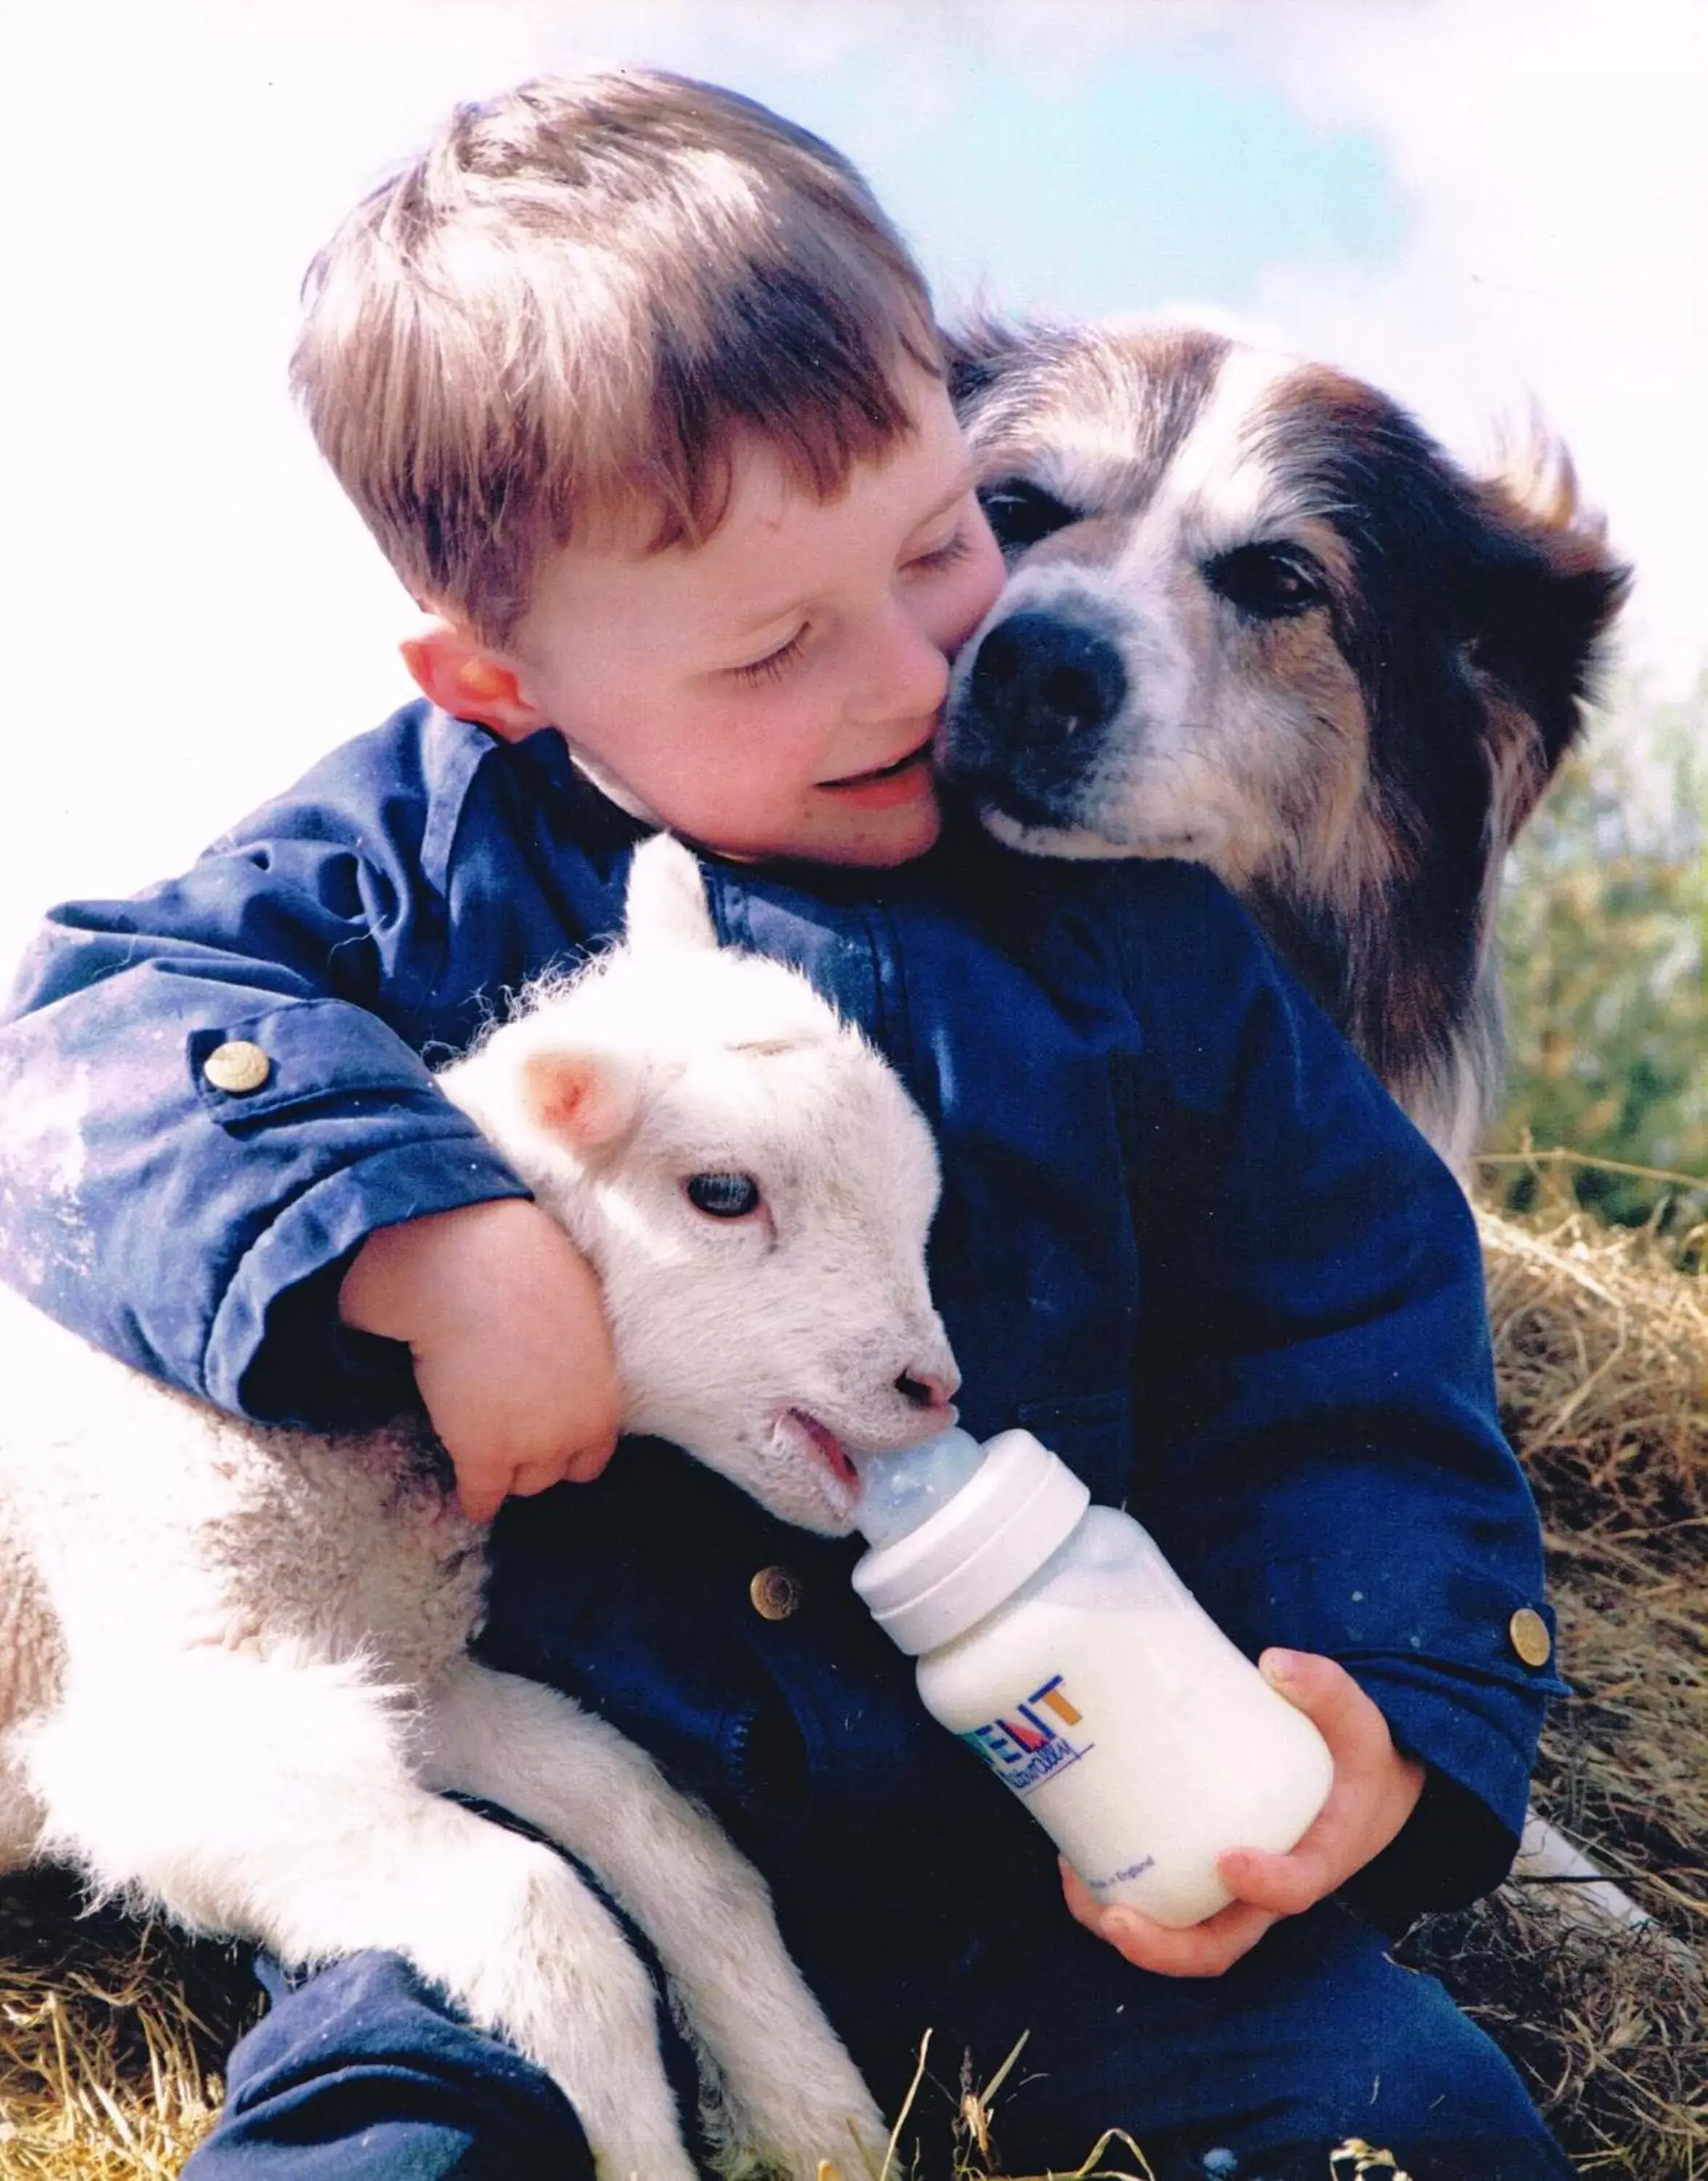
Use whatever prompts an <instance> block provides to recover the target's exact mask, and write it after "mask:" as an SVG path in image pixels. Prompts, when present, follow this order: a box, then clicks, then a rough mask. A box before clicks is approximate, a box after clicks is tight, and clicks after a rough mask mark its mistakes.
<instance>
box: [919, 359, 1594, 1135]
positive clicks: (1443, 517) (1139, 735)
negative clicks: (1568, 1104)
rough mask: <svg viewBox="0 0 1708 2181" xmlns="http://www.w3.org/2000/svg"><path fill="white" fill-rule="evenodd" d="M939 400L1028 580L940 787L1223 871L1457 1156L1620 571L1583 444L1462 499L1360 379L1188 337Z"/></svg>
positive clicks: (986, 362) (976, 375)
mask: <svg viewBox="0 0 1708 2181" xmlns="http://www.w3.org/2000/svg"><path fill="white" fill-rule="evenodd" d="M951 385H952V389H953V391H954V393H955V396H956V402H957V405H958V406H959V409H960V412H961V419H962V422H963V423H964V425H965V426H966V428H967V433H968V436H969V439H970V440H971V442H972V448H973V451H974V458H975V461H976V463H977V466H978V475H979V478H980V479H981V497H982V498H983V501H984V505H985V507H986V510H987V511H988V513H989V516H990V520H991V522H992V524H993V526H994V528H995V531H996V534H997V537H998V539H999V540H1000V544H1001V545H1002V548H1003V550H1004V553H1005V554H1006V556H1007V560H1008V564H1009V570H1010V577H1009V582H1008V584H1007V587H1006V589H1005V591H1004V593H1003V594H1002V597H1001V598H1000V600H999V601H998V603H997V605H996V606H995V608H994V610H993V612H992V613H991V615H990V616H989V619H988V621H986V622H985V624H984V626H983V628H982V630H980V631H979V632H978V637H977V639H976V640H975V641H974V642H973V643H970V644H968V645H967V648H966V649H965V650H964V651H963V653H962V654H961V660H960V661H959V663H958V664H957V666H956V675H955V681H954V683H953V686H952V687H951V690H950V700H949V705H948V709H947V712H946V715H945V728H944V758H945V766H946V770H947V771H948V773H949V775H950V777H951V778H952V779H954V780H956V781H958V782H960V783H961V786H962V787H963V788H964V789H965V790H966V791H967V793H968V794H969V795H970V797H971V798H972V801H973V803H974V804H975V806H976V807H977V809H978V811H979V813H980V814H981V816H982V818H983V821H984V823H985V824H986V825H989V828H990V830H991V831H993V832H994V833H995V834H996V835H997V836H998V837H1000V838H1001V839H1003V840H1005V841H1006V842H1010V843H1011V844H1012V845H1013V846H1015V847H1017V848H1022V849H1027V850H1030V851H1032V852H1033V853H1037V854H1040V855H1055V856H1083V857H1105V856H1174V857H1182V858H1184V859H1187V860H1189V861H1193V862H1196V863H1202V864H1208V865H1209V868H1210V869H1211V870H1214V871H1215V872H1216V873H1217V875H1219V876H1220V878H1221V879H1222V880H1223V881H1225V882H1226V884H1227V885H1228V886H1230V887H1231V889H1232V890H1233V892H1235V893H1236V894H1237V895H1238V896H1239V897H1240V898H1241V899H1242V901H1243V902H1244V903H1245V904H1246V906H1247V908H1248V909H1249V911H1250V912H1251V914H1252V915H1253V918H1254V919H1255V920H1256V922H1257V924H1258V925H1259V927H1260V929H1261V930H1263V931H1264V933H1265V934H1266V936H1268V938H1269V939H1270V941H1271V943H1272V944H1273V945H1274V946H1275V948H1276V949H1277V951H1278V952H1280V953H1281V955H1282V956H1283V957H1284V958H1286V959H1287V961H1288V962H1289V963H1290V964H1292V967H1293V968H1294V969H1295V970H1297V971H1298V973H1299V974H1300V975H1302V977H1303V980H1304V981H1305V983H1306V985H1307V986H1309V988H1310V989H1311V990H1312V991H1314V993H1315V995H1316V997H1318V999H1319V1000H1320V1001H1321V1002H1322V1003H1323V1005H1324V1006H1325V1008H1326V1009H1327V1010H1328V1012H1329V1013H1330V1014H1331V1016H1332V1017H1333V1018H1334V1019H1335V1020H1336V1022H1337V1023H1338V1024H1340V1026H1341V1027H1342V1030H1344V1031H1345V1032H1346V1034H1347V1036H1348V1037H1349V1038H1350V1040H1351V1041H1352V1042H1353V1045H1354V1046H1356V1047H1357V1049H1358V1052H1360V1053H1362V1054H1363V1056H1364V1058H1365V1060H1366V1061H1368V1062H1369V1065H1370V1066H1371V1068H1374V1070H1375V1073H1376V1074H1377V1075H1379V1076H1380V1078H1381V1079H1382V1080H1383V1082H1384V1083H1385V1084H1386V1085H1387V1087H1388V1088H1389V1090H1390V1091H1392V1092H1393V1094H1394V1096H1396V1097H1397V1099H1398V1100H1399V1102H1400V1103H1401V1104H1402V1106H1403V1107H1405V1108H1406V1109H1407V1111H1408V1113H1410V1114H1411V1116H1412V1118H1413V1120H1414V1121H1415V1122H1416V1123H1417V1124H1418V1125H1419V1128H1420V1129H1422V1130H1423V1132H1424V1135H1427V1136H1428V1137H1429V1138H1430V1140H1431V1141H1432V1142H1433V1143H1434V1144H1435V1146H1436V1148H1437V1149H1438V1150H1439V1151H1441V1153H1442V1154H1443V1156H1444V1157H1446V1159H1447V1160H1448V1162H1449V1163H1450V1164H1452V1165H1453V1166H1454V1167H1455V1168H1457V1169H1458V1170H1460V1171H1462V1172H1463V1168H1464V1167H1465V1165H1466V1163H1467V1162H1468V1158H1469V1157H1470V1154H1471V1153H1472V1151H1474V1148H1475V1146H1476V1142H1477V1140H1478V1136H1479V1132H1480V1131H1481V1129H1482V1128H1483V1127H1484V1126H1485V1124H1486V1122H1487V1121H1488V1119H1489V1118H1490V1117H1491V1113H1492V1110H1493V1107H1494V1102H1495V1101H1496V1098H1497V1096H1498V1095H1499V1090H1500V1079H1501V1009H1500V992H1499V984H1498V978H1497V973H1496V964H1495V961H1494V958H1493V949H1492V943H1491V942H1492V926H1493V922H1494V914H1495V908H1496V894H1497V891H1498V888H1499V885H1500V876H1501V862H1502V859H1503V858H1504V856H1505V854H1506V852H1507V848H1508V847H1509V846H1510V844H1511V842H1512V840H1513V839H1514V838H1515V837H1516V836H1517V834H1518V830H1519V828H1520V827H1521V826H1522V825H1523V823H1524V821H1525V820H1526V819H1527V818H1528V817H1529V814H1530V812H1531V811H1532V810H1533V809H1534V807H1535V805H1536V803H1537V800H1538V798H1540V795H1541V793H1542V792H1543V791H1544V789H1545V787H1546V786H1547V784H1548V781H1549V780H1550V779H1551V776H1552V775H1553V773H1554V770H1555V769H1556V766H1557V765H1559V762H1560V760H1561V759H1562V757H1563V756H1564V754H1565V753H1566V751H1567V750H1568V748H1569V747H1570V746H1571V744H1572V743H1573V740H1574V739H1575V737H1577V736H1578V734H1579V732H1580V731H1581V729H1582V726H1583V708H1584V701H1585V698H1586V696H1587V694H1588V693H1589V690H1590V685H1591V682H1592V679H1593V676H1594V672H1595V666H1596V664H1597V661H1598V658H1599V654H1600V649H1601V639H1602V638H1603V637H1604V635H1605V633H1606V630H1607V628H1608V627H1609V625H1610V624H1611V622H1612V618H1613V616H1614V615H1615V614H1616V613H1617V610H1618V608H1619V605H1620V604H1621V603H1622V601H1623V597H1624V594H1625V591H1626V588H1627V585H1628V571H1627V570H1625V569H1624V568H1623V566H1620V564H1619V563H1618V562H1617V560H1614V559H1613V558H1612V556H1611V555H1610V554H1609V552H1608V549H1607V546H1606V539H1605V537H1604V534H1603V531H1602V527H1601V523H1600V522H1599V521H1597V520H1596V519H1595V518H1594V517H1593V516H1590V515H1588V514H1586V513H1585V511H1584V510H1583V508H1582V507H1581V506H1580V505H1579V499H1578V493H1577V486H1576V481H1575V478H1574V476H1573V471H1572V467H1571V463H1570V461H1569V459H1568V456H1566V454H1565V451H1564V450H1563V449H1562V448H1561V447H1559V446H1558V445H1557V444H1553V443H1551V442H1542V443H1539V444H1538V446H1537V447H1536V449H1535V450H1534V455H1533V456H1532V460H1531V464H1530V472H1529V475H1528V476H1527V477H1526V478H1522V479H1514V478H1506V479H1491V480H1487V481H1480V482H1479V481H1476V480H1474V479H1472V478H1469V477H1468V476H1467V475H1466V474H1465V473H1464V472H1463V471H1461V470H1460V469H1458V468H1457V467H1456V466H1455V465H1454V464H1453V463H1452V461H1450V460H1449V459H1448V457H1447V456H1446V455H1445V454H1443V453H1442V451H1441V449H1440V448H1439V447H1437V446H1436V445H1435V443H1434V442H1433V441H1432V440H1431V439H1429V438H1428V437H1427V436H1426V434H1425V433H1424V432H1423V431H1422V430H1421V429H1420V428H1419V426H1418V425H1417V424H1415V423H1414V422H1413V420H1412V419H1411V418H1410V417H1408V415H1407V414H1406V413H1405V412H1404V411H1403V410H1402V409H1400V408H1398V407H1397V406H1396V405H1395V404H1394V403H1393V402H1391V401H1390V400H1387V399H1386V397H1385V396H1384V395H1380V394H1378V393H1376V392H1375V390H1374V389H1371V388H1369V387H1368V386H1365V385H1363V384H1359V383H1358V381H1357V380H1354V379H1352V378H1345V377H1342V375H1340V374H1339V373H1336V372H1333V371H1330V370H1327V369H1325V368H1323V367H1320V366H1315V365H1310V364H1303V363H1301V362H1298V360H1297V359H1296V358H1292V357H1285V356H1277V355H1274V354H1270V353H1266V352H1264V351H1259V350H1256V349H1253V348H1248V347H1244V346H1242V345H1239V344H1237V343H1236V342H1233V341H1231V340H1226V339H1223V338H1222V337H1220V335H1218V334H1211V333H1207V332H1203V331H1199V330H1198V329H1188V328H1182V327H1163V326H1158V327H1154V328H1143V329H1138V330H1127V331H1121V332H1116V331H1109V330H1099V329H1095V328H1061V327H1042V328H1010V327H1004V326H1000V325H992V324H987V325H983V326H980V327H978V328H976V329H973V330H972V332H970V333H968V334H964V335H962V336H961V338H960V340H959V341H958V344H957V345H956V351H955V353H954V354H953V356H952V360H951Z"/></svg>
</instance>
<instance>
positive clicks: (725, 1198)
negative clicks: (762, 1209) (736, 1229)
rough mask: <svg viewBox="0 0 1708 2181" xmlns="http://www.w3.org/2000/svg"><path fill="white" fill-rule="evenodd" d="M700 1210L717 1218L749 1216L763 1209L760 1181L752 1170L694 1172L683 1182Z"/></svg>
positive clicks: (692, 1202) (686, 1190)
mask: <svg viewBox="0 0 1708 2181" xmlns="http://www.w3.org/2000/svg"><path fill="white" fill-rule="evenodd" d="M682 1188H683V1190H684V1193H685V1194H686V1196H687V1199H688V1201H689V1203H690V1204H691V1205H692V1206H693V1207H694V1209H695V1211H697V1212H705V1213H706V1214H707V1216H708V1217H709V1218H713V1219H745V1218H746V1217H747V1214H748V1213H749V1212H757V1211H758V1208H759V1184H758V1182H757V1181H755V1180H754V1179H753V1177H752V1174H751V1173H691V1174H690V1175H689V1176H688V1179H686V1181H685V1182H684V1183H683V1184H682Z"/></svg>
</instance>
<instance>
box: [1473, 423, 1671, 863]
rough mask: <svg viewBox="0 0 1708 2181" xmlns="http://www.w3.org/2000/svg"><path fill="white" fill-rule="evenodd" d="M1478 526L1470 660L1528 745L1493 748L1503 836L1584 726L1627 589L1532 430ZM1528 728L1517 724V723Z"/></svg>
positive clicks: (1552, 450)
mask: <svg viewBox="0 0 1708 2181" xmlns="http://www.w3.org/2000/svg"><path fill="white" fill-rule="evenodd" d="M1477 499H1478V501H1479V505H1480V509H1481V511H1482V515H1483V516H1484V518H1485V520H1486V522H1487V524H1488V530H1487V533H1486V535H1485V538H1484V540H1483V546H1484V550H1483V551H1482V552H1481V553H1480V554H1479V555H1477V556H1476V559H1477V576H1476V579H1475V595H1474V598H1473V599H1471V600H1470V601H1469V620H1470V625H1471V628H1472V631H1473V643H1472V656H1473V658H1474V661H1475V664H1476V665H1477V667H1478V668H1479V671H1481V672H1482V673H1484V674H1485V676H1489V677H1490V678H1491V680H1492V681H1493V682H1495V683H1496V685H1497V686H1498V688H1499V690H1500V691H1501V692H1502V693H1504V694H1505V697H1506V699H1507V702H1508V704H1509V707H1510V706H1511V705H1512V704H1516V706H1517V708H1518V719H1517V720H1511V719H1509V721H1508V724H1509V726H1523V733H1524V739H1525V740H1526V742H1527V743H1528V744H1529V748H1527V749H1526V750H1525V751H1524V752H1523V756H1522V761H1519V762H1514V761H1513V760H1514V756H1515V753H1513V752H1510V751H1505V750H1499V749H1497V750H1496V753H1495V754H1496V763H1497V765H1498V766H1499V767H1500V770H1501V772H1502V773H1503V774H1504V776H1505V780H1506V784H1507V804H1508V807H1507V814H1506V815H1507V837H1508V839H1511V838H1512V837H1514V836H1515V835H1516V834H1517V832H1518V828H1519V827H1520V826H1521V825H1523V822H1524V820H1525V819H1526V818H1527V817H1528V816H1529V813H1530V811H1531V809H1533V808H1534V804H1535V803H1536V801H1537V799H1538V798H1539V797H1540V794H1541V792H1542V791H1543V789H1544V788H1545V787H1546V786H1547V783H1548V781H1550V779H1551V778H1552V776H1553V774H1554V772H1555V770H1556V767H1557V766H1558V765H1559V763H1560V760H1561V759H1562V758H1563V757H1564V756H1565V754H1566V752H1567V751H1568V749H1569V748H1571V746H1572V744H1573V742H1575V741H1576V739H1577V737H1578V736H1579V733H1580V732H1581V731H1582V728H1583V725H1584V713H1583V707H1584V704H1585V702H1586V701H1587V700H1588V699H1590V698H1592V697H1593V696H1594V694H1595V681H1596V675H1597V670H1598V669H1599V668H1600V666H1601V664H1602V655H1603V649H1604V645H1605V643H1606V638H1607V634H1608V632H1609V630H1610V629H1611V628H1612V624H1613V621H1614V620H1615V618H1616V617H1617V614H1618V611H1619V609H1620V607H1621V606H1622V605H1623V604H1624V602H1625V599H1626V595H1627V594H1628V591H1629V589H1630V586H1631V571H1630V569H1629V568H1628V567H1627V566H1625V565H1624V563H1623V561H1621V560H1619V559H1618V558H1617V556H1616V555H1614V554H1613V552H1612V550H1611V549H1610V548H1609V546H1608V544H1607V534H1606V525H1605V524H1604V523H1603V522H1602V521H1601V517H1600V516H1598V515H1596V514H1595V511H1593V510H1591V509H1589V508H1586V507H1585V506H1584V503H1583V500H1582V499H1581V498H1580V496H1579V490H1578V479H1577V475H1576V472H1575V471H1574V470H1573V466H1572V461H1571V457H1570V456H1569V455H1568V453H1567V451H1566V450H1565V448H1564V447H1563V446H1562V444H1560V442H1559V441H1558V440H1557V439H1553V438H1551V436H1550V435H1548V434H1547V433H1545V431H1543V430H1542V429H1541V428H1540V427H1533V428H1532V435H1531V440H1530V444H1529V446H1528V448H1526V449H1525V450H1523V452H1522V453H1521V454H1520V455H1519V456H1518V457H1517V458H1515V459H1514V458H1509V460H1508V462H1507V465H1506V467H1504V468H1503V470H1502V472H1501V474H1500V475H1498V476H1496V477H1493V478H1487V479H1485V481H1484V482H1483V483H1481V484H1480V485H1479V487H1478V489H1477ZM1525 723H1527V725H1526V724H1525Z"/></svg>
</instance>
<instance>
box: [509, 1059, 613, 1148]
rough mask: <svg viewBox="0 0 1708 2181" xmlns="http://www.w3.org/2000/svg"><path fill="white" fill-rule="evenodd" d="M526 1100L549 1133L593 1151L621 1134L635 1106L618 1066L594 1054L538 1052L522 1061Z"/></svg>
mask: <svg viewBox="0 0 1708 2181" xmlns="http://www.w3.org/2000/svg"><path fill="white" fill-rule="evenodd" d="M522 1102H523V1104H524V1105H525V1106H526V1107H527V1110H528V1113H529V1114H530V1115H531V1116H532V1118H533V1119H534V1120H535V1121H536V1122H537V1123H538V1124H539V1126H540V1127H541V1128H543V1129H545V1130H546V1131H547V1133H548V1135H554V1136H558V1137H560V1138H561V1139H562V1140H563V1141H564V1142H565V1143H567V1144H573V1145H574V1146H576V1149H577V1150H579V1151H591V1150H592V1149H593V1148H594V1147H595V1146H597V1145H599V1144H603V1143H609V1141H610V1140H611V1139H612V1138H613V1137H614V1136H616V1135H620V1133H621V1132H622V1129H623V1128H624V1126H625V1124H626V1122H627V1120H628V1118H629V1107H630V1100H629V1099H628V1097H627V1096H625V1086H624V1084H623V1081H622V1078H621V1075H620V1071H619V1070H618V1068H616V1066H615V1065H614V1063H612V1062H610V1061H609V1060H605V1059H603V1058H601V1057H598V1056H597V1055H595V1054H593V1053H590V1052H536V1053H531V1054H530V1055H529V1057H528V1058H527V1059H526V1060H525V1061H524V1062H523V1063H522Z"/></svg>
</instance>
